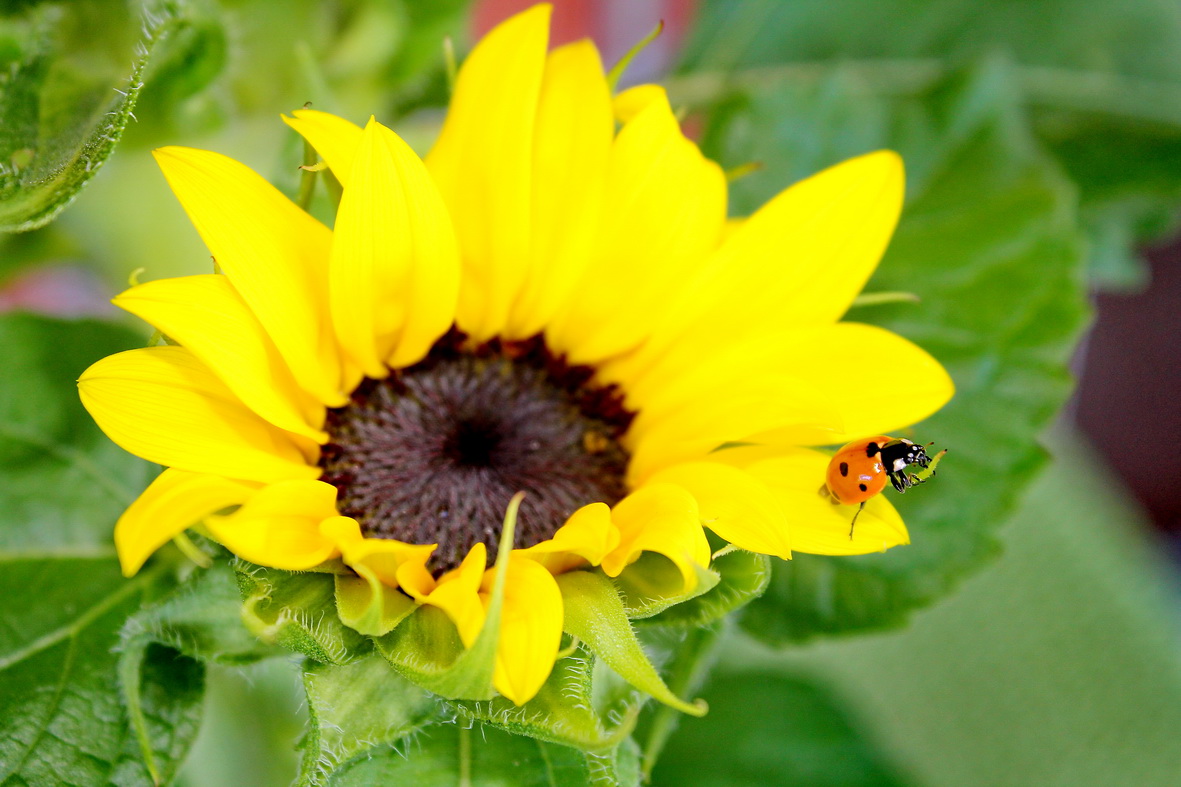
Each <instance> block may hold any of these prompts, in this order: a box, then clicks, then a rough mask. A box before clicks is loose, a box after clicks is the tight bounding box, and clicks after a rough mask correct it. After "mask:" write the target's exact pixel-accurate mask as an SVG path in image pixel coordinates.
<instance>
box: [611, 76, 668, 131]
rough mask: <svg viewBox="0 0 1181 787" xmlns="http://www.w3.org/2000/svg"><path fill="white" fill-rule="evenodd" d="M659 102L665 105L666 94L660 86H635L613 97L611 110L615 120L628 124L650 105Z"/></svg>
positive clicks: (666, 100)
mask: <svg viewBox="0 0 1181 787" xmlns="http://www.w3.org/2000/svg"><path fill="white" fill-rule="evenodd" d="M661 101H664V102H666V103H667V102H668V94H667V93H665V92H664V88H663V87H661V86H660V85H636V86H635V87H629V88H628V89H627V90H624V91H623V92H622V93H620V94H619V95H617V96H615V99H614V101H613V102H612V105H611V108H612V110H613V111H614V113H615V119H616V120H618V121H619V122H620V123H629V122H631V120H632V119H633V118H635V116H636V115H638V114H640V113H641V112H643V111H644V110H645V109H647V108H648V107H649V106H650V105H651V104H654V103H659V102H661Z"/></svg>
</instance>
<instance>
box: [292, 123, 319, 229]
mask: <svg viewBox="0 0 1181 787" xmlns="http://www.w3.org/2000/svg"><path fill="white" fill-rule="evenodd" d="M299 169H300V173H299V195H298V196H297V197H296V198H295V203H296V204H297V205H299V207H300V208H302V209H303V210H304V211H305V212H306V211H307V210H308V208H310V207H311V205H312V197H314V196H315V194H316V172H317V171H318V169H317V168H316V150H315V148H313V147H312V146H311V144H310V143H309V142H308V141H307V140H306V139H305V140H304V141H303V165H302V166H301V167H300V168H299Z"/></svg>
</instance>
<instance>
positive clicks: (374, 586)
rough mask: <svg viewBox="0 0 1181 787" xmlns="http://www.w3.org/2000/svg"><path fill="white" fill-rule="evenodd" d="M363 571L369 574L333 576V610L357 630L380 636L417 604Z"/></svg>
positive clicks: (350, 626) (389, 630) (412, 610)
mask: <svg viewBox="0 0 1181 787" xmlns="http://www.w3.org/2000/svg"><path fill="white" fill-rule="evenodd" d="M361 568H363V567H361ZM358 573H360V570H358ZM365 573H366V574H368V576H356V577H351V576H349V575H347V574H337V575H336V576H335V580H336V611H337V613H338V614H339V615H340V620H341V622H342V623H344V624H345V625H346V626H348V627H349V628H351V629H353V630H354V631H356V632H357V633H358V634H365V635H367V636H370V637H383V636H385V635H386V634H388V633H390V632H391V631H393V630H394V629H395V628H396V627H397V625H398V624H399V623H401V622H402V621H403V620H405V619H406V618H407V617H408V616H409V615H410V613H412V612H414V610H415V608H416V607H417V606H418V605H417V604H415V603H414V601H413V600H412V599H410V598H409V597H408V596H407V595H406V594H405V593H403V592H401V591H400V590H397V589H396V588H391V587H389V586H388V585H383V584H382V583H381V582H380V581H378V579H377V577H375V576H373V575H372V573H370V572H365Z"/></svg>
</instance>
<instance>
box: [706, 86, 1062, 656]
mask: <svg viewBox="0 0 1181 787" xmlns="http://www.w3.org/2000/svg"><path fill="white" fill-rule="evenodd" d="M1009 73H1010V72H1009V71H1008V70H1007V69H1006V68H1005V66H1004V64H1002V63H993V64H991V65H990V66H988V67H985V68H983V69H981V70H978V71H975V72H973V73H971V74H969V75H966V76H962V77H956V78H952V79H949V80H945V81H944V82H941V83H939V84H938V85H936V86H935V87H933V88H931V89H930V90H928V91H926V92H924V93H923V94H922V95H921V96H918V97H915V98H899V99H893V100H883V99H879V98H875V97H874V96H873V95H872V94H871V93H870V92H869V91H867V90H866V89H865V88H864V86H863V85H862V84H861V83H860V82H859V81H858V80H856V79H853V78H848V77H847V76H844V75H842V74H839V73H838V74H836V75H834V76H833V77H831V78H830V79H828V80H826V81H824V82H822V83H820V84H818V85H788V84H781V83H773V84H769V85H767V86H766V87H765V88H764V89H761V90H758V91H752V92H750V93H749V94H747V95H746V96H745V97H744V98H743V99H742V102H741V103H736V104H733V105H731V106H729V107H726V108H721V109H719V111H718V112H717V113H716V114H715V116H714V117H715V123H714V125H713V126H712V127H711V128H710V129H709V131H708V134H707V138H706V142H707V145H708V147H710V148H711V149H712V150H711V152H712V153H714V154H715V155H716V156H718V157H719V158H720V160H721V161H723V162H725V163H737V162H741V161H751V160H757V161H762V162H764V163H765V166H766V171H765V173H760V174H759V175H755V176H751V177H750V178H748V179H746V180H744V181H741V182H739V183H737V184H735V190H734V195H735V197H734V202H735V205H736V208H737V210H739V211H748V210H752V209H753V208H755V207H757V205H759V204H761V202H762V201H764V200H765V199H766V198H768V197H769V196H770V195H771V194H772V193H773V192H774V191H775V190H777V189H778V188H779V187H781V186H782V185H784V184H787V183H790V182H792V181H793V180H796V179H798V178H799V177H801V176H803V175H805V174H808V173H810V172H815V171H817V170H819V169H821V168H823V167H824V166H827V165H830V164H832V163H835V162H836V161H838V160H840V159H842V158H845V157H848V156H851V155H855V154H859V153H864V152H867V151H869V150H873V149H875V148H881V147H891V148H894V149H896V150H898V151H900V152H901V153H902V155H903V157H904V159H905V160H906V162H907V169H908V189H909V192H908V194H909V199H908V203H907V205H906V208H905V210H904V211H903V216H902V220H901V223H900V225H899V228H898V231H897V234H896V235H895V238H894V240H893V241H892V243H891V245H890V249H889V251H888V252H887V254H886V257H885V259H884V261H883V262H882V265H881V267H880V269H879V270H878V272H877V274H875V276H874V278H873V279H872V280H871V282H870V284H869V286H868V290H869V291H897V290H901V291H907V292H913V293H915V294H917V295H918V296H919V297H920V298H921V302H920V303H918V304H913V303H905V304H890V305H878V306H873V307H857V308H854V309H853V310H852V311H851V312H850V314H849V315H848V319H851V320H859V321H867V322H873V323H877V324H880V325H884V326H886V327H888V328H890V329H892V330H895V331H896V332H898V333H899V334H901V335H902V336H905V337H907V338H909V339H912V340H914V341H915V342H917V343H918V344H919V345H920V346H922V347H924V348H926V349H927V350H929V351H930V352H931V353H932V354H933V355H934V356H935V357H936V358H938V359H939V360H940V361H941V362H942V363H943V364H944V365H945V366H946V367H947V369H948V371H949V372H950V373H951V375H952V377H953V378H954V379H955V381H956V384H957V389H958V390H957V394H956V397H955V399H953V400H952V402H951V403H950V404H949V405H948V406H947V407H946V408H944V410H942V411H941V412H940V413H938V414H937V415H936V416H934V417H933V418H931V419H930V420H928V421H927V422H925V423H923V424H921V425H919V426H918V427H916V429H915V430H914V431H913V436H914V437H915V438H916V439H921V440H923V441H924V442H925V441H928V440H935V441H936V442H937V443H938V445H939V446H940V447H949V448H950V449H951V453H949V454H948V457H947V459H946V460H945V461H944V462H943V464H942V466H941V467H940V472H939V475H938V476H937V477H936V478H935V479H934V481H933V482H932V483H930V484H928V485H926V486H924V487H921V488H919V489H916V490H914V491H913V492H912V493H910V494H908V495H906V496H905V497H896V503H897V505H898V507H899V508H900V510H901V511H902V513H903V515H904V517H905V518H906V520H907V522H908V524H909V526H910V529H911V537H912V540H913V544H912V545H910V546H907V547H902V548H897V549H894V550H891V551H890V552H888V553H886V554H884V555H871V556H865V557H853V558H849V557H841V558H825V557H817V556H810V555H796V558H795V559H794V560H792V561H790V562H776V564H775V572H774V577H773V579H772V581H771V585H770V588H769V590H768V591H767V593H766V594H765V595H764V596H763V597H762V598H761V599H759V600H758V601H756V602H754V603H753V604H752V605H751V606H750V607H748V609H747V613H746V615H745V618H744V623H745V625H746V626H747V627H748V629H749V630H750V631H751V632H752V633H753V634H754V635H755V636H758V637H760V638H762V639H764V640H766V641H769V642H779V643H785V642H788V641H793V640H800V639H806V638H808V637H811V636H814V635H817V634H820V633H825V632H829V633H835V632H842V631H852V630H858V629H868V628H879V627H882V626H886V625H890V624H894V623H899V622H901V621H903V620H904V619H905V618H906V616H907V614H908V613H909V611H910V610H912V609H914V608H916V607H919V606H922V605H925V604H928V603H930V602H931V601H933V600H935V599H937V598H939V597H940V596H942V595H944V594H946V593H947V592H948V591H949V590H950V589H951V588H952V587H953V586H954V585H955V584H956V582H957V581H958V580H959V579H960V578H961V577H963V576H964V575H965V574H966V573H967V572H968V571H970V570H971V569H973V568H974V567H976V566H978V565H979V564H980V563H981V561H982V560H983V559H984V558H986V557H987V556H989V555H990V554H993V553H994V552H995V551H996V544H995V540H994V533H995V532H996V530H997V528H998V527H999V526H1000V525H1001V524H1002V523H1003V522H1004V521H1005V518H1006V517H1007V515H1008V514H1009V512H1010V511H1011V510H1012V508H1013V505H1014V503H1015V501H1016V500H1017V498H1018V496H1019V495H1020V493H1021V491H1022V489H1023V488H1024V486H1025V485H1026V483H1027V482H1028V480H1029V479H1030V478H1031V477H1032V474H1033V473H1034V471H1035V470H1036V469H1037V468H1038V467H1039V466H1040V465H1041V463H1042V461H1043V451H1042V450H1041V448H1040V447H1039V446H1038V445H1037V442H1036V439H1035V435H1037V434H1038V433H1039V432H1040V431H1041V429H1042V428H1043V427H1044V426H1045V425H1046V424H1047V423H1048V422H1049V420H1050V418H1051V417H1052V416H1053V415H1054V413H1055V412H1056V410H1057V409H1058V407H1059V406H1060V404H1061V403H1062V402H1063V400H1064V398H1065V396H1066V394H1067V392H1068V390H1069V378H1068V374H1067V370H1066V364H1067V360H1068V358H1069V356H1070V353H1071V351H1072V349H1073V346H1074V343H1075V340H1076V337H1077V335H1078V332H1079V330H1080V329H1081V327H1082V325H1083V323H1084V320H1085V314H1086V308H1085V305H1084V299H1083V292H1082V286H1081V281H1080V279H1081V271H1080V268H1081V259H1080V241H1079V235H1078V232H1077V230H1076V224H1075V217H1074V205H1075V193H1074V190H1073V189H1072V188H1071V186H1070V184H1069V183H1068V182H1067V181H1066V180H1065V179H1064V178H1063V177H1062V175H1061V173H1060V172H1059V171H1058V169H1057V168H1056V167H1055V166H1054V164H1053V162H1052V161H1050V160H1049V159H1048V158H1047V157H1046V156H1045V155H1044V154H1043V153H1042V152H1041V151H1040V149H1039V148H1038V146H1037V144H1036V142H1035V140H1034V139H1032V137H1031V136H1030V135H1029V133H1028V129H1027V125H1026V124H1025V122H1024V118H1023V116H1022V113H1021V111H1020V109H1019V107H1018V106H1017V104H1016V101H1015V97H1014V96H1013V95H1012V94H1011V93H1010V91H1009V90H1008V85H1009V84H1010V81H1009V79H1008V76H1009ZM849 384H850V385H863V386H880V387H883V388H898V387H901V388H903V389H904V388H905V386H906V381H905V380H893V379H881V380H864V379H861V378H860V377H859V376H858V375H857V370H856V369H850V370H849ZM887 494H893V493H892V492H887Z"/></svg>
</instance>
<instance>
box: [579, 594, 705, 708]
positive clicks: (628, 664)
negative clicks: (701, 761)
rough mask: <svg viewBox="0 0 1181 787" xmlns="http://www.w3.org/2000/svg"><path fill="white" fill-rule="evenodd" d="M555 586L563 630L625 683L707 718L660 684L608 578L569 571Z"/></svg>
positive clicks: (658, 674) (654, 669)
mask: <svg viewBox="0 0 1181 787" xmlns="http://www.w3.org/2000/svg"><path fill="white" fill-rule="evenodd" d="M557 581H558V587H559V588H560V589H561V591H562V605H563V607H564V609H565V617H564V620H563V622H562V628H563V629H565V630H566V631H567V632H569V633H570V634H571V635H573V636H575V637H577V638H578V639H580V640H582V641H583V642H585V643H586V644H587V647H588V648H589V649H590V651H591V652H592V653H594V654H595V655H596V656H598V657H599V658H600V659H602V660H603V661H604V662H605V663H606V664H607V665H608V666H610V667H611V669H613V670H615V671H616V672H618V673H619V674H620V675H621V676H622V677H623V679H624V680H626V681H627V682H628V683H630V684H631V685H633V686H635V687H636V688H637V689H639V690H640V691H643V692H644V693H645V694H648V695H651V696H652V697H653V698H654V699H655V700H657V701H658V702H662V703H664V704H665V705H668V706H670V707H673V708H676V709H677V710H679V711H681V712H682V713H688V714H691V715H693V716H700V715H702V714H703V713H705V710H706V708H705V706H704V705H703V704H701V702H696V703H690V702H685V701H684V700H682V699H681V698H680V697H677V696H676V695H675V694H673V693H672V692H671V691H669V690H668V687H667V686H665V685H664V681H663V680H662V679H661V677H660V673H658V672H657V671H656V668H655V667H653V666H652V662H651V661H649V660H648V656H647V654H645V653H644V649H643V648H642V647H641V646H640V641H639V640H638V639H636V633H635V631H634V630H633V629H632V626H631V621H629V620H628V619H627V613H626V611H625V610H624V608H623V601H622V600H621V599H620V598H619V591H618V590H616V589H615V584H614V583H613V582H612V581H611V580H610V579H608V578H607V577H606V576H605V575H604V574H602V573H600V572H598V571H570V572H568V573H565V574H562V575H561V576H559V577H557Z"/></svg>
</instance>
